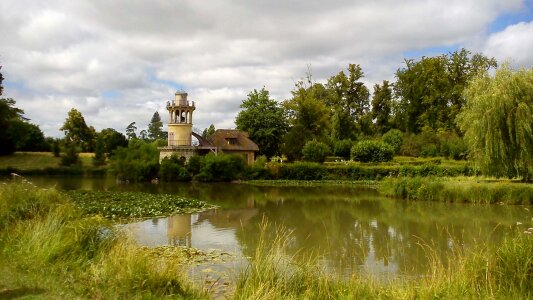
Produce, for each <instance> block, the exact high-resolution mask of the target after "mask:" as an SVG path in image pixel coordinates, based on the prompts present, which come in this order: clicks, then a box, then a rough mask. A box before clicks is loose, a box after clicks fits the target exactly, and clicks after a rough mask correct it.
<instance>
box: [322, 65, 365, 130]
mask: <svg viewBox="0 0 533 300" xmlns="http://www.w3.org/2000/svg"><path fill="white" fill-rule="evenodd" d="M363 76H364V73H363V70H362V69H361V66H359V65H356V64H349V65H348V75H346V74H345V73H344V71H341V72H339V74H337V75H335V76H332V77H330V78H329V79H328V83H327V84H326V88H327V90H328V91H329V92H330V93H329V97H328V98H327V105H328V106H329V107H330V108H331V110H332V117H333V118H332V136H333V137H334V138H335V139H340V140H342V139H352V138H354V137H355V133H356V131H361V130H362V129H365V128H366V124H364V123H365V121H366V120H365V115H366V114H367V113H368V111H369V101H368V99H369V96H370V93H369V91H368V88H367V87H366V86H365V85H364V83H363V82H362V81H361V78H363Z"/></svg>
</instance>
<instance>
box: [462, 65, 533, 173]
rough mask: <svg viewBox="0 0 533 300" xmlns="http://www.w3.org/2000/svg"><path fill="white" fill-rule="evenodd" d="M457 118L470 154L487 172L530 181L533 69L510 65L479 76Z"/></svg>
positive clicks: (469, 88)
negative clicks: (517, 69) (511, 66)
mask: <svg viewBox="0 0 533 300" xmlns="http://www.w3.org/2000/svg"><path fill="white" fill-rule="evenodd" d="M464 96H465V97H466V99H467V103H466V106H465V108H464V109H463V111H462V112H461V113H459V115H458V117H457V122H458V125H459V127H460V129H461V130H462V131H463V132H464V139H465V140H466V142H467V144H468V147H469V150H470V156H471V158H473V159H474V161H475V162H476V163H477V165H478V166H479V167H480V169H481V171H482V173H483V174H486V175H492V176H496V177H502V176H507V177H520V178H522V179H523V180H529V179H530V176H531V168H533V121H532V120H533V69H528V70H525V69H521V70H519V71H513V70H511V69H509V67H508V66H507V65H504V66H503V67H501V68H500V69H498V70H497V71H496V73H495V75H494V76H492V77H491V76H490V75H489V74H488V72H485V73H484V74H482V75H480V76H478V77H477V78H476V79H475V80H474V81H472V82H471V83H470V85H469V86H468V88H467V89H466V90H465V93H464Z"/></svg>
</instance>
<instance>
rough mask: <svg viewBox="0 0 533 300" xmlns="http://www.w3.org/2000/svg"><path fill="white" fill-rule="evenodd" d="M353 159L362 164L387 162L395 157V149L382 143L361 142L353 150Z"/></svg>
mask: <svg viewBox="0 0 533 300" xmlns="http://www.w3.org/2000/svg"><path fill="white" fill-rule="evenodd" d="M351 154H352V159H353V160H356V161H361V162H385V161H391V160H392V158H393V157H394V148H392V146H391V145H389V144H385V143H383V142H380V141H360V142H358V143H357V144H355V146H353V147H352V150H351Z"/></svg>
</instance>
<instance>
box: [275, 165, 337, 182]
mask: <svg viewBox="0 0 533 300" xmlns="http://www.w3.org/2000/svg"><path fill="white" fill-rule="evenodd" d="M327 173H328V172H327V169H326V167H325V166H323V165H321V164H318V163H311V162H296V163H292V164H283V165H280V168H279V179H292V180H322V179H324V178H325V177H326V175H327Z"/></svg>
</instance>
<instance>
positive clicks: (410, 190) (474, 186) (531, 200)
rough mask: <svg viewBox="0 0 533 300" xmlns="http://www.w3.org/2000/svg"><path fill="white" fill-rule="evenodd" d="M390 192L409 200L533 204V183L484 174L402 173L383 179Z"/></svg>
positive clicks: (381, 186) (381, 188)
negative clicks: (489, 176)
mask: <svg viewBox="0 0 533 300" xmlns="http://www.w3.org/2000/svg"><path fill="white" fill-rule="evenodd" d="M378 191H379V192H380V193H382V194H384V195H386V196H390V197H396V198H401V199H407V200H422V201H442V202H462V203H476V204H495V203H503V204H529V205H531V204H533V186H532V185H531V184H527V183H521V182H519V181H515V180H495V179H484V178H481V177H453V178H446V177H444V178H443V177H398V178H387V179H385V180H383V181H382V182H380V183H379V185H378Z"/></svg>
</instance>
